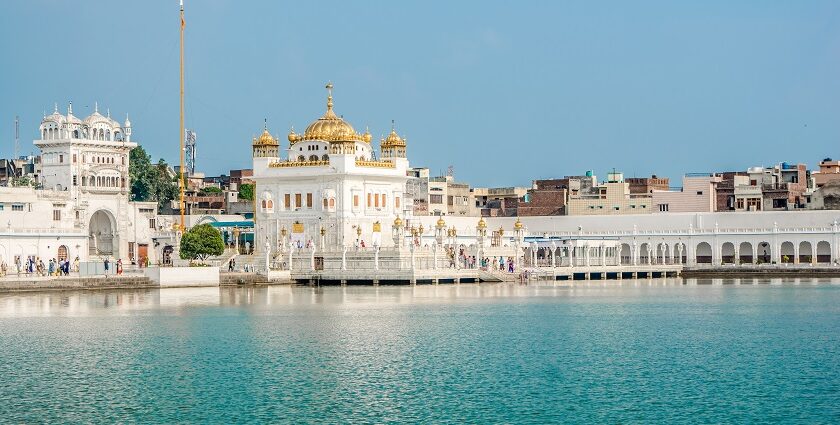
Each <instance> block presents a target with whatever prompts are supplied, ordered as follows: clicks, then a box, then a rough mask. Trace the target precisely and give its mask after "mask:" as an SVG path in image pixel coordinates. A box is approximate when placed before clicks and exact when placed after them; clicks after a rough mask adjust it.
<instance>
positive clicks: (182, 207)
mask: <svg viewBox="0 0 840 425" xmlns="http://www.w3.org/2000/svg"><path fill="white" fill-rule="evenodd" d="M185 26H186V22H185V21H184V0H181V132H180V133H179V134H180V137H179V140H180V146H181V164H180V165H181V167H180V169H179V171H180V177H179V178H178V186H179V187H180V189H181V194H180V196H181V201H180V204H179V206H180V208H179V209H180V210H181V231H182V232H183V231H184V230H185V229H186V226H184V213H185V210H186V207H187V205H186V203H185V202H184V190H185V187H184V186H186V181H184V27H185Z"/></svg>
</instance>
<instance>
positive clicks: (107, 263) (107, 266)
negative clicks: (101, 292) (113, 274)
mask: <svg viewBox="0 0 840 425" xmlns="http://www.w3.org/2000/svg"><path fill="white" fill-rule="evenodd" d="M104 265H105V274H106V275H107V274H108V270H110V268H111V262H110V261H108V257H105V261H104Z"/></svg>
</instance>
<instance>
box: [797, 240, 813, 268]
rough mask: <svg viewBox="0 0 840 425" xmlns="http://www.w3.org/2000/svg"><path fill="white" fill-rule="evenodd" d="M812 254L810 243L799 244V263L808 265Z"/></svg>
mask: <svg viewBox="0 0 840 425" xmlns="http://www.w3.org/2000/svg"><path fill="white" fill-rule="evenodd" d="M813 255H814V253H813V252H812V251H811V242H808V241H802V242H800V243H799V262H800V263H810V262H811V257H812V256H813Z"/></svg>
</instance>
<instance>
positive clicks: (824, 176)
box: [811, 158, 840, 189]
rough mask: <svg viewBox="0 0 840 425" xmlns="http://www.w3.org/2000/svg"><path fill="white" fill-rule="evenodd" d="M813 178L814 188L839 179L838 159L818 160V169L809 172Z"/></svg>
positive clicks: (839, 166) (839, 167)
mask: <svg viewBox="0 0 840 425" xmlns="http://www.w3.org/2000/svg"><path fill="white" fill-rule="evenodd" d="M811 177H813V179H814V188H815V189H816V188H818V187H822V186H823V185H824V184H826V183H828V182H831V181H835V180H840V161H834V160H832V159H831V158H825V159H823V160H822V161H820V169H819V171H815V172H813V173H811Z"/></svg>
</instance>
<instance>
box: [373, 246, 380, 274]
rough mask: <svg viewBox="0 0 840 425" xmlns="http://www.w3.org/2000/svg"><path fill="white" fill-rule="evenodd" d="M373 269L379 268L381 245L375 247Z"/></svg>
mask: <svg viewBox="0 0 840 425" xmlns="http://www.w3.org/2000/svg"><path fill="white" fill-rule="evenodd" d="M373 269H374V270H379V247H378V246H377V247H374V248H373Z"/></svg>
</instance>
